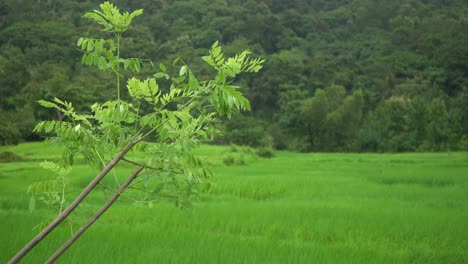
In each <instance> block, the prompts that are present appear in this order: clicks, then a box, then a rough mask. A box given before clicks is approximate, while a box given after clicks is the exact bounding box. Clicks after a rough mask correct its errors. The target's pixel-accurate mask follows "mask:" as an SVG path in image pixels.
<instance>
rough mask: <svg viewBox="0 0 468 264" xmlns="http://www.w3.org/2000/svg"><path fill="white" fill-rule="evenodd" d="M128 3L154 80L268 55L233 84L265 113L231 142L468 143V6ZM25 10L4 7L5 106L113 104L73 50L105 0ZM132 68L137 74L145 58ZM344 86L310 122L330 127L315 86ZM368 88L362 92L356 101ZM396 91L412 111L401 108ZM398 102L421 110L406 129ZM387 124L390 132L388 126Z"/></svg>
mask: <svg viewBox="0 0 468 264" xmlns="http://www.w3.org/2000/svg"><path fill="white" fill-rule="evenodd" d="M116 4H118V5H119V6H120V7H121V9H122V10H124V11H125V10H135V9H136V8H143V9H145V16H141V17H138V24H137V25H135V26H132V28H131V29H132V30H129V31H128V32H127V31H125V32H123V35H124V36H125V38H124V40H123V43H122V44H123V45H124V46H125V47H129V48H128V49H127V50H125V51H123V52H122V54H121V55H122V57H140V58H143V59H151V60H152V61H153V62H156V61H157V62H158V63H154V64H155V65H152V64H151V63H150V61H149V60H142V61H141V62H142V64H141V65H140V66H141V69H140V70H141V72H140V73H139V74H141V75H142V76H144V75H146V74H148V73H150V72H151V71H152V69H154V67H156V68H157V64H159V62H162V63H164V64H165V65H168V71H171V70H178V69H173V67H171V66H170V65H172V61H173V60H174V59H175V58H176V57H182V58H184V62H185V63H187V64H189V65H193V67H192V69H193V71H194V74H196V75H197V76H199V78H204V77H207V76H210V74H211V73H212V70H211V69H210V67H209V66H208V65H206V64H205V63H204V62H203V61H202V60H200V59H199V57H200V56H203V55H205V52H206V49H207V48H208V46H209V45H211V44H212V43H213V42H214V41H215V40H219V41H220V44H222V46H223V49H224V52H225V53H226V55H228V56H231V55H234V54H236V53H238V52H239V51H241V50H244V49H246V48H249V49H250V50H251V51H252V52H253V53H254V55H261V57H263V58H266V62H265V67H264V70H263V71H262V72H260V73H259V74H258V75H256V76H255V77H251V76H245V75H244V76H239V77H238V78H236V80H234V83H232V85H239V84H242V85H241V86H242V87H246V88H245V89H243V90H242V92H243V93H245V94H246V95H247V98H248V99H249V101H250V103H251V108H252V114H249V117H247V118H246V120H240V118H237V119H239V121H238V122H239V123H240V122H246V126H247V125H252V124H253V123H256V124H255V125H253V126H250V127H249V128H251V131H248V133H244V134H242V133H240V132H239V131H237V132H236V133H237V134H236V133H234V135H232V136H233V137H234V138H233V139H228V137H229V136H230V135H229V134H230V133H231V131H229V128H227V127H226V128H227V129H226V130H225V133H224V134H225V135H226V137H225V139H224V140H225V141H226V142H228V143H229V142H233V143H237V144H249V145H259V144H260V143H259V140H258V139H259V138H261V137H264V138H270V137H268V134H269V135H270V136H271V137H272V138H273V142H272V145H273V146H274V147H275V148H293V149H298V150H300V149H302V150H314V151H413V150H447V149H456V148H460V146H461V145H463V144H462V142H461V141H463V139H466V138H468V116H467V115H468V114H467V113H468V110H467V108H466V107H467V105H468V103H467V100H466V97H467V96H466V94H467V89H468V88H467V87H468V74H467V72H468V17H467V15H466V14H468V5H467V3H466V1H460V0H456V1H455V0H453V1H422V0H401V1H387V2H383V1H370V0H340V1H323V0H314V1H306V0H291V1H273V0H262V1H253V0H249V1H241V0H229V1H208V0H187V1H156V2H155V1H150V0H141V1H137V2H134V1H120V0H119V1H116ZM17 5H18V3H17V2H15V1H12V0H6V1H3V2H2V3H1V4H0V94H1V95H2V96H1V98H0V107H1V108H2V109H4V110H8V111H13V112H24V111H29V113H30V115H33V116H34V118H35V119H38V120H43V119H50V118H51V117H52V118H56V119H60V116H57V113H56V112H54V111H44V110H43V109H40V108H39V107H38V106H37V105H36V104H34V103H32V102H34V101H37V100H39V99H41V98H44V99H48V100H50V99H52V97H51V96H50V95H51V94H54V95H58V96H60V98H63V99H64V100H68V101H73V102H75V108H76V109H78V110H80V111H81V110H84V109H85V106H86V105H88V104H92V103H94V102H96V101H103V100H108V99H109V98H110V97H112V96H114V95H112V93H113V90H112V89H113V88H111V87H110V85H109V83H110V82H109V78H110V77H111V76H110V75H109V74H102V73H98V72H97V71H95V70H92V69H83V68H81V67H76V64H74V63H75V62H76V61H77V60H78V59H79V58H80V56H81V53H80V52H78V51H76V50H74V49H70V48H69V47H70V46H71V45H72V43H76V42H77V41H78V35H77V32H83V31H87V32H89V34H87V35H95V34H99V33H98V28H91V29H87V25H86V23H84V22H83V19H82V18H81V17H80V15H79V14H81V13H83V12H84V11H85V10H91V9H92V8H93V7H94V5H95V2H93V1H90V0H85V1H79V2H77V1H71V0H64V1H26V2H24V3H22V5H21V6H22V7H21V8H17ZM93 58H94V56H93V57H92V58H90V59H89V62H90V63H91V60H94V59H93ZM96 62H97V63H99V59H96ZM67 65H69V66H67ZM126 66H127V67H129V68H130V69H132V67H135V66H136V64H135V63H134V64H132V65H126ZM102 67H104V64H103V60H101V68H102ZM335 85H336V86H341V87H343V88H344V89H345V95H346V96H345V99H342V101H340V103H342V104H343V105H340V106H339V107H336V106H335V107H334V106H330V109H329V110H327V111H326V113H327V114H326V115H327V116H323V117H322V119H323V120H322V121H323V124H320V125H318V126H317V127H315V126H314V127H313V126H311V125H312V124H313V123H314V122H319V123H320V122H321V121H320V120H314V117H313V116H311V115H309V114H306V112H307V111H319V109H315V110H314V109H313V108H314V107H315V108H317V107H318V104H319V103H318V102H317V99H313V98H315V96H316V91H317V90H319V89H321V90H326V89H327V88H328V87H332V86H335ZM82 91H84V92H82ZM358 91H359V92H358ZM357 92H358V93H360V96H359V98H355V97H354V94H356V93H357ZM351 95H353V96H351ZM348 96H351V97H350V98H349V99H346V97H348ZM124 97H125V96H124ZM392 97H395V98H400V99H401V100H402V101H405V102H406V103H405V104H406V105H405V106H403V105H400V106H396V104H398V103H396V101H392V100H394V99H391V98H392ZM352 98H355V99H352ZM124 99H128V98H124ZM390 99H391V101H390V102H389V101H388V100H390ZM436 102H437V103H436ZM28 105H29V106H28ZM390 105H392V106H390ZM441 105H445V106H441ZM358 106H359V107H358ZM431 106H434V107H435V108H436V109H434V110H433V109H430V108H431ZM444 107H445V110H444ZM357 108H361V111H357V110H356V109H357ZM389 108H391V109H393V110H392V111H396V112H398V111H408V112H405V117H404V118H403V119H404V125H403V124H400V126H402V127H392V126H391V125H390V123H392V122H398V121H397V119H398V117H397V116H396V112H395V114H389V115H390V116H386V113H385V111H386V110H388V109H389ZM21 109H27V110H21ZM142 109H143V110H145V111H150V110H151V109H145V108H144V106H143V108H142ZM397 109H399V110H397ZM306 110H307V111H306ZM436 112H437V113H441V115H442V116H443V117H441V118H437V120H438V121H441V122H442V124H440V125H439V124H438V125H436V124H435V123H434V122H436V121H434V122H432V125H428V122H429V120H431V118H432V116H433V115H435V114H436ZM345 113H346V115H345ZM348 114H349V115H348ZM441 119H444V120H445V121H442V120H441ZM252 120H255V121H252ZM423 120H424V121H423ZM13 126H16V125H13ZM403 126H405V127H403ZM388 127H390V131H385V129H386V128H388ZM17 130H21V129H18V128H17ZM265 131H267V132H265ZM238 132H239V133H238ZM265 133H266V134H267V135H264V134H265ZM444 133H445V134H444ZM21 134H22V135H21V136H20V137H24V132H21ZM245 134H249V135H250V136H247V135H245ZM442 134H444V135H442ZM260 141H261V140H260ZM267 141H268V140H267ZM372 142H373V143H372Z"/></svg>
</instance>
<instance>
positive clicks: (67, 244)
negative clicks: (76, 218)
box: [45, 166, 144, 264]
mask: <svg viewBox="0 0 468 264" xmlns="http://www.w3.org/2000/svg"><path fill="white" fill-rule="evenodd" d="M143 169H144V167H143V166H139V167H138V168H137V170H136V171H134V172H133V173H132V175H130V177H129V178H128V179H127V181H126V182H125V183H124V184H123V185H122V186H120V188H119V191H118V192H116V193H114V195H112V197H111V198H110V199H109V200H107V201H106V203H105V204H104V206H103V207H101V209H99V211H97V212H96V214H94V215H93V216H92V217H91V218H90V219H89V220H88V222H86V224H85V225H83V226H82V227H81V228H80V229H78V231H77V232H76V233H75V234H74V235H73V236H72V237H71V238H70V239H69V240H68V241H67V242H65V244H63V246H62V247H61V248H60V249H59V250H57V251H56V252H55V253H54V254H53V255H52V256H51V257H50V258H49V259H48V260H47V261H46V262H45V263H46V264H50V263H54V262H55V261H56V260H57V259H58V258H59V257H60V256H61V255H62V254H63V253H64V252H65V251H66V250H67V249H68V248H69V247H70V246H71V245H72V244H73V243H74V242H75V241H76V240H77V239H78V238H79V237H80V236H81V235H82V234H83V233H84V232H85V231H86V230H87V229H88V228H89V227H90V226H91V225H93V224H94V222H96V220H98V219H99V217H101V216H102V215H103V214H104V213H105V212H106V211H107V209H109V207H111V205H112V204H113V203H114V202H115V201H116V200H117V198H119V196H120V194H121V193H122V192H123V191H125V189H126V188H127V187H128V186H129V185H130V183H131V182H132V181H133V180H134V179H135V178H136V177H137V176H138V174H140V172H141V171H142V170H143Z"/></svg>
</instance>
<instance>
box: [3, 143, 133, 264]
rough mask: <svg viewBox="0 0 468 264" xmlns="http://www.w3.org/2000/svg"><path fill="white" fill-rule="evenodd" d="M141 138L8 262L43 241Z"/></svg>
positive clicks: (15, 261)
mask: <svg viewBox="0 0 468 264" xmlns="http://www.w3.org/2000/svg"><path fill="white" fill-rule="evenodd" d="M138 142H139V140H137V139H135V140H132V141H130V143H128V145H127V146H126V147H125V148H124V149H122V150H121V151H120V153H119V154H117V156H115V157H114V159H112V160H111V161H110V162H109V163H108V164H107V166H106V167H105V168H104V169H103V170H102V171H101V172H100V173H99V174H98V175H97V176H96V177H95V178H94V179H93V180H92V181H91V182H90V183H89V184H88V186H86V188H85V189H84V190H83V191H82V192H81V193H80V195H78V197H76V199H75V200H74V201H73V202H72V203H71V204H70V205H69V206H68V207H67V209H65V210H64V211H63V212H62V213H61V214H60V215H59V216H58V217H57V218H55V220H54V221H52V223H50V224H49V225H48V226H47V227H46V228H44V229H43V230H42V231H41V232H40V233H39V234H37V235H36V236H35V237H34V238H33V239H32V240H31V241H29V243H28V244H26V246H24V247H23V248H22V249H21V250H20V251H19V252H18V253H17V254H16V255H15V256H14V257H13V258H12V259H11V260H10V261H9V262H8V263H9V264H13V263H18V262H19V261H20V260H21V259H22V258H23V257H24V256H26V254H27V253H28V252H29V251H31V249H33V248H34V247H35V246H36V245H37V244H38V243H39V242H41V241H42V240H43V239H44V238H45V237H46V236H47V235H48V234H49V233H50V232H52V230H54V229H55V228H56V227H57V226H58V225H59V224H60V223H61V222H63V220H65V218H67V216H68V215H70V214H71V212H73V210H75V209H76V207H78V205H79V204H80V203H81V201H83V199H84V198H85V197H86V196H87V195H88V194H89V193H90V192H91V191H92V190H93V189H94V188H95V187H96V186H97V185H98V184H99V182H100V181H101V180H102V178H104V176H106V175H107V173H109V171H111V170H112V168H114V167H115V165H117V163H118V162H119V161H120V160H121V159H122V158H123V157H124V156H125V154H127V152H128V151H130V149H131V148H132V147H133V146H135V145H136V144H137V143H138Z"/></svg>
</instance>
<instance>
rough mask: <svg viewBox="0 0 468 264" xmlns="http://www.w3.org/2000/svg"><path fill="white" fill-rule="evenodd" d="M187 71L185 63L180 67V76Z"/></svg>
mask: <svg viewBox="0 0 468 264" xmlns="http://www.w3.org/2000/svg"><path fill="white" fill-rule="evenodd" d="M185 73H187V66H185V65H184V66H182V67H180V71H179V76H182V75H184V74H185Z"/></svg>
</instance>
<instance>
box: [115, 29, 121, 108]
mask: <svg viewBox="0 0 468 264" xmlns="http://www.w3.org/2000/svg"><path fill="white" fill-rule="evenodd" d="M116 36H117V72H116V74H117V100H118V101H120V36H121V35H120V33H118V34H117V35H116Z"/></svg>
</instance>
